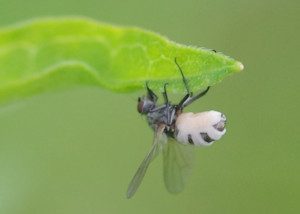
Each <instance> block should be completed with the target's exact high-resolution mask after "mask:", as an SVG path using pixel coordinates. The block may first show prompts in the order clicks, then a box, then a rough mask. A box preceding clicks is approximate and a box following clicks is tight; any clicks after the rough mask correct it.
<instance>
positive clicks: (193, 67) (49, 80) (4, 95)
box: [0, 17, 243, 102]
mask: <svg viewBox="0 0 300 214" xmlns="http://www.w3.org/2000/svg"><path fill="white" fill-rule="evenodd" d="M175 57H177V61H178V63H179V64H180V66H181V68H182V69H183V71H184V74H185V76H186V77H187V79H188V80H189V84H190V87H191V89H193V90H199V89H200V88H204V87H206V86H208V85H214V84H216V83H218V82H220V81H221V80H222V79H223V78H224V77H226V76H228V75H229V74H231V73H233V72H237V71H240V70H242V69H243V65H242V64H241V63H240V62H238V61H235V60H234V59H232V58H230V57H227V56H225V55H223V54H221V53H215V52H214V51H212V50H208V49H203V48H195V47H188V46H184V45H179V44H177V43H174V42H172V41H169V40H168V39H166V38H164V37H162V36H160V35H157V34H155V33H152V32H149V31H145V30H141V29H139V28H133V27H131V28H124V27H116V26H112V25H108V24H103V23H99V22H96V21H94V20H91V19H87V18H78V17H69V18H60V19H52V18H48V19H39V20H33V21H28V22H26V23H22V24H18V25H15V26H11V27H7V28H2V29H0V102H4V101H8V100H12V99H18V98H22V97H25V96H29V95H33V94H36V93H41V92H43V91H49V90H54V89H55V90H57V89H61V88H64V87H69V86H71V85H95V86H99V87H104V88H106V89H110V90H114V91H120V92H125V91H133V90H136V89H141V88H143V87H144V85H145V81H149V84H150V86H151V87H152V88H153V89H161V87H162V84H163V83H165V82H169V83H170V84H169V88H168V89H169V90H170V91H173V92H175V91H182V90H184V89H183V85H182V81H181V76H180V73H179V72H178V68H177V67H176V64H175V63H174V58H175Z"/></svg>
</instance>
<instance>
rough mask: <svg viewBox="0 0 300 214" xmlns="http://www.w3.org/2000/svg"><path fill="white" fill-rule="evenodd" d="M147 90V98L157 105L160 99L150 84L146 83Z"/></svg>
mask: <svg viewBox="0 0 300 214" xmlns="http://www.w3.org/2000/svg"><path fill="white" fill-rule="evenodd" d="M146 89H147V97H148V98H149V99H150V100H151V101H153V102H154V103H156V101H157V99H158V97H157V95H156V94H155V93H154V92H153V91H152V90H151V89H150V88H149V86H148V82H146Z"/></svg>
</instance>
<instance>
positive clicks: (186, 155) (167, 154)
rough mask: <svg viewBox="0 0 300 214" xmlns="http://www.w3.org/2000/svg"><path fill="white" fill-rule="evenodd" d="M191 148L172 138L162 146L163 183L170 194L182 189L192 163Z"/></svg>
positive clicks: (192, 154)
mask: <svg viewBox="0 0 300 214" xmlns="http://www.w3.org/2000/svg"><path fill="white" fill-rule="evenodd" d="M193 149H194V148H193V146H191V145H184V144H181V143H178V142H177V141H175V140H174V139H172V138H169V139H168V142H167V143H165V144H164V145H163V162H164V181H165V186H166V188H167V190H168V191H169V192H170V193H174V194H176V193H179V192H181V191H182V190H183V189H184V186H185V183H186V180H187V178H188V176H189V174H190V173H191V169H192V166H193V162H194V153H193V151H192V150H193Z"/></svg>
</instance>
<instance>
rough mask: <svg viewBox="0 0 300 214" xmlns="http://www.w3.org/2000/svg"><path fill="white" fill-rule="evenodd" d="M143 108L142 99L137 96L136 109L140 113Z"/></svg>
mask: <svg viewBox="0 0 300 214" xmlns="http://www.w3.org/2000/svg"><path fill="white" fill-rule="evenodd" d="M143 108H144V101H142V100H141V98H140V97H139V98H138V105H137V111H138V112H139V113H140V114H141V113H143Z"/></svg>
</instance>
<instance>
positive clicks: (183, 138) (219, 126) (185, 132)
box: [175, 111, 226, 146]
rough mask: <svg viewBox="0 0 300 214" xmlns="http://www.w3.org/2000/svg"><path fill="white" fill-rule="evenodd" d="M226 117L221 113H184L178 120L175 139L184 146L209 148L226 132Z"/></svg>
mask: <svg viewBox="0 0 300 214" xmlns="http://www.w3.org/2000/svg"><path fill="white" fill-rule="evenodd" d="M225 123H226V117H225V115H224V114H222V113H221V112H217V111H206V112H201V113H196V114H194V113H182V114H180V115H179V116H178V118H177V120H176V124H175V125H176V133H175V138H176V140H177V141H178V142H180V143H183V144H193V145H197V146H208V145H211V144H213V142H214V141H216V140H219V139H220V138H221V137H222V136H223V135H224V134H225V132H226V129H225Z"/></svg>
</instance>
